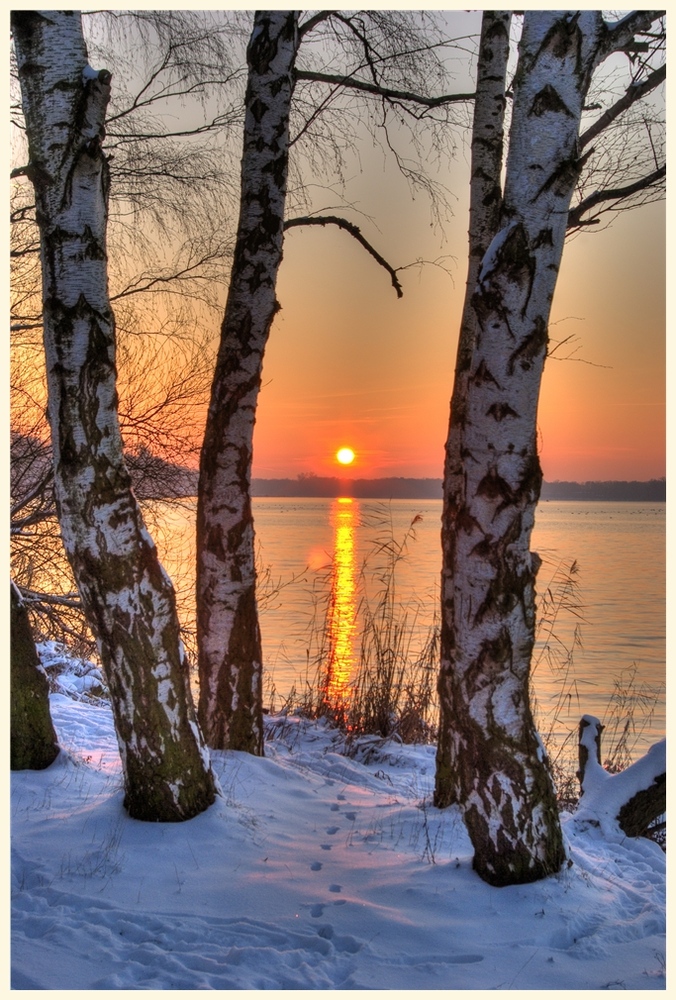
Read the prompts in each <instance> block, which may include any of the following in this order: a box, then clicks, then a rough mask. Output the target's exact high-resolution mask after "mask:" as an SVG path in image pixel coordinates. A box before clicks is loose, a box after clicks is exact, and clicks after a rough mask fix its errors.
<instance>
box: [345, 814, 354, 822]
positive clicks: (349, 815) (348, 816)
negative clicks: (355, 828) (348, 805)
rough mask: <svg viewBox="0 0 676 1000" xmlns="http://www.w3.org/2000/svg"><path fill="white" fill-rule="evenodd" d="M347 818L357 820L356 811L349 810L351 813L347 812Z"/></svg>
mask: <svg viewBox="0 0 676 1000" xmlns="http://www.w3.org/2000/svg"><path fill="white" fill-rule="evenodd" d="M345 818H346V819H351V820H352V822H353V823H354V821H355V820H356V818H357V814H356V813H354V812H349V813H345Z"/></svg>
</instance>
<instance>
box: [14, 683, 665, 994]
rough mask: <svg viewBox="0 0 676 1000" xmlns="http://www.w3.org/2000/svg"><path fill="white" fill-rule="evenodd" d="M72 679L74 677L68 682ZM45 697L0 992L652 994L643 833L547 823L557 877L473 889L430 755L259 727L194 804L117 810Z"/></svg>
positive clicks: (300, 728) (113, 793)
mask: <svg viewBox="0 0 676 1000" xmlns="http://www.w3.org/2000/svg"><path fill="white" fill-rule="evenodd" d="M85 676H86V675H85ZM64 683H65V686H67V685H68V684H70V685H71V696H69V695H67V694H64V693H60V694H53V695H52V697H51V707H52V715H53V719H54V723H55V726H56V730H57V733H58V736H59V741H60V745H61V746H62V748H63V752H62V753H61V754H60V755H59V757H58V758H57V760H56V761H55V762H54V764H53V765H52V766H51V767H50V768H48V769H47V770H46V771H39V772H38V771H24V772H15V773H13V775H12V800H11V823H12V910H13V918H12V920H13V924H12V970H13V971H12V985H13V988H14V989H24V990H25V989H63V990H71V989H100V990H105V989H115V990H119V989H128V990H135V989H315V990H334V989H386V990H389V989H410V990H412V989H416V990H418V989H424V990H439V989H456V990H458V989H502V990H510V989H511V990H529V989H557V990H562V989H628V990H645V989H665V988H666V981H665V957H666V943H665V867H666V859H665V855H664V854H663V852H662V851H661V850H660V849H659V847H657V846H656V845H655V844H653V843H652V842H650V841H647V840H642V839H641V840H638V839H637V840H628V839H625V838H623V837H621V835H620V834H619V833H613V831H612V830H611V831H610V832H609V831H608V830H607V829H606V832H605V834H602V833H601V829H600V828H598V827H593V826H591V827H588V828H587V829H582V828H580V825H579V824H576V821H575V819H574V818H573V817H571V816H568V817H565V827H564V829H565V835H566V839H567V842H568V845H569V851H570V859H571V864H570V866H569V867H568V868H566V870H565V871H563V872H562V873H561V874H559V875H557V876H555V877H552V878H550V879H547V880H545V881H543V882H539V883H536V884H534V885H528V886H514V887H508V888H503V889H496V888H492V887H491V886H488V885H486V884H485V883H484V882H482V881H481V879H479V878H478V876H477V875H475V874H474V872H473V871H472V865H471V854H472V852H471V847H470V844H469V841H468V839H467V836H466V833H465V831H464V828H463V825H462V821H461V820H460V818H459V815H458V813H457V812H456V811H455V810H454V809H450V810H445V811H443V812H440V811H438V810H435V809H433V808H432V807H431V806H430V805H429V799H430V794H431V788H432V782H433V778H434V748H433V747H430V746H424V747H420V746H418V747H410V746H402V745H399V744H397V743H395V742H392V741H390V742H388V743H386V744H384V745H383V744H382V743H380V742H376V741H370V742H369V741H365V742H362V743H361V745H360V746H361V750H360V752H359V753H358V754H357V756H356V757H348V756H345V755H344V754H342V753H340V752H338V751H339V750H340V749H341V746H342V739H341V737H340V736H339V734H337V733H336V731H335V730H333V729H332V728H331V727H330V726H328V725H325V724H322V723H310V722H307V721H306V720H302V719H300V718H298V717H293V716H290V717H283V716H278V717H274V718H270V719H269V720H268V737H269V738H268V741H267V743H266V757H265V758H264V759H259V758H254V757H251V756H249V755H247V754H242V753H214V754H213V763H214V768H215V770H216V773H217V775H218V778H219V781H220V786H221V790H222V797H220V798H219V799H218V800H217V802H216V804H215V805H214V806H212V808H211V809H210V810H208V812H206V813H204V814H202V815H201V816H198V817H197V818H195V819H193V820H191V821H189V822H187V823H179V824H148V823H141V822H138V821H135V820H131V819H129V818H128V816H127V815H126V813H125V812H124V810H123V807H122V798H123V794H122V783H121V772H120V762H119V756H118V753H117V745H116V741H115V734H114V730H113V724H112V717H111V714H110V710H109V708H108V707H107V705H105V704H104V703H99V704H92V703H91V702H85V701H76V700H73V697H72V695H73V694H75V695H77V693H78V691H83V690H91V685H92V683H93V678H90V681H88V682H84V681H83V682H82V683H80V682H76V681H73V680H72V679H67V678H65V679H64Z"/></svg>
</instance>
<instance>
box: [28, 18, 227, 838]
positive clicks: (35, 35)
mask: <svg viewBox="0 0 676 1000" xmlns="http://www.w3.org/2000/svg"><path fill="white" fill-rule="evenodd" d="M12 30H13V34H14V43H15V48H16V54H17V62H18V67H19V77H20V81H21V90H22V100H23V107H24V115H25V121H26V129H27V135H28V141H29V155H30V167H29V170H30V177H31V180H32V182H33V185H34V187H35V195H36V205H37V218H38V224H39V227H40V238H41V259H42V285H43V308H44V319H43V327H44V344H45V354H46V362H47V380H48V390H49V420H50V425H51V432H52V443H53V455H54V470H55V493H56V500H57V508H58V514H59V523H60V526H61V533H62V537H63V542H64V546H65V549H66V553H67V555H68V558H69V560H70V563H71V566H72V568H73V573H74V576H75V580H76V582H77V586H78V590H79V592H80V595H81V598H82V603H83V607H84V609H85V612H86V614H87V617H88V620H89V622H90V624H91V626H92V629H93V631H94V633H95V635H96V639H97V643H98V647H99V652H100V655H101V660H102V664H103V667H104V670H105V673H106V678H107V681H108V686H109V690H110V693H111V701H112V707H113V714H114V719H115V727H116V731H117V736H118V742H119V746H120V753H121V756H122V764H123V769H124V778H125V793H126V794H125V805H126V807H127V809H128V810H129V813H130V814H131V815H132V816H134V817H135V818H138V819H146V820H153V821H156V820H165V821H175V820H183V819H188V818H190V817H191V816H194V815H195V814H196V813H199V812H201V811H203V810H204V809H205V808H206V807H207V806H208V805H210V804H211V802H212V801H213V799H214V795H215V783H214V778H213V776H212V773H211V770H210V764H209V759H208V752H207V751H206V748H205V747H204V745H203V743H202V739H201V734H200V732H199V730H198V727H197V723H196V719H195V716H194V709H193V706H192V699H191V695H190V688H189V676H188V664H187V660H186V656H185V652H184V650H183V646H182V643H181V638H180V631H179V623H178V619H177V615H176V608H175V598H174V591H173V587H172V585H171V581H170V580H169V578H168V577H167V575H166V574H165V572H164V570H163V568H162V566H161V565H160V563H159V561H158V558H157V552H156V549H155V546H154V544H153V542H152V539H151V538H150V536H149V535H148V532H147V531H146V529H145V526H144V524H143V520H142V518H141V514H140V511H139V509H138V506H137V504H136V501H135V499H134V496H133V494H132V492H131V487H130V479H129V475H128V473H127V470H126V468H125V465H124V460H123V454H122V439H121V435H120V430H119V424H118V419H117V394H116V387H115V383H116V370H115V322H114V316H113V313H112V310H111V308H110V302H109V299H108V282H107V256H106V221H107V188H108V167H107V163H106V160H105V157H104V154H103V151H102V149H101V141H102V139H103V136H104V117H105V110H106V106H107V103H108V98H109V93H110V74H109V73H108V72H107V71H106V70H101V71H100V72H96V71H95V70H93V69H92V68H91V67H90V66H89V65H88V61H87V51H86V47H85V44H84V39H83V36H82V28H81V23H80V14H79V13H78V12H73V11H41V12H40V11H18V12H14V13H13V15H12Z"/></svg>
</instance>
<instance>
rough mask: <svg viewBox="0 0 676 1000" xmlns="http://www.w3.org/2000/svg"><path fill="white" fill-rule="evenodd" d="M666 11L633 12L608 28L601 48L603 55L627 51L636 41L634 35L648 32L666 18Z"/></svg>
mask: <svg viewBox="0 0 676 1000" xmlns="http://www.w3.org/2000/svg"><path fill="white" fill-rule="evenodd" d="M665 13H666V11H664V10H633V11H631V12H630V13H629V14H627V16H626V17H623V18H622V20H621V21H617V22H616V23H615V24H614V25H612V26H608V31H607V33H606V37H605V40H604V42H603V44H602V46H601V53H602V55H604V56H607V55H610V53H611V52H618V51H620V50H623V49H626V48H627V46H628V45H629V44H630V43H631V42H632V41H633V40H634V35H636V34H641V33H642V32H644V31H647V30H648V28H649V27H650V25H651V24H653V22H654V21H656V20H657V19H658V18H660V17H664V15H665Z"/></svg>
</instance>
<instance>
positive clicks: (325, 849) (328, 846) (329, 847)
mask: <svg viewBox="0 0 676 1000" xmlns="http://www.w3.org/2000/svg"><path fill="white" fill-rule="evenodd" d="M319 846H320V847H321V849H322V850H323V851H330V850H331V845H330V844H320V845H319Z"/></svg>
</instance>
